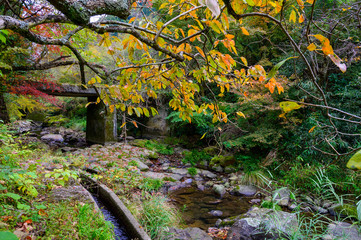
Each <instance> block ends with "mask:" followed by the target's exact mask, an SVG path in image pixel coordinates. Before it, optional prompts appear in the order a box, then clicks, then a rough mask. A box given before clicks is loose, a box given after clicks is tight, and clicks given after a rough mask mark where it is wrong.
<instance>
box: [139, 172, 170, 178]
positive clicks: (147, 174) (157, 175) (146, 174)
mask: <svg viewBox="0 0 361 240" xmlns="http://www.w3.org/2000/svg"><path fill="white" fill-rule="evenodd" d="M143 176H144V177H147V178H153V179H163V178H165V177H167V175H165V174H164V173H158V172H144V173H143Z"/></svg>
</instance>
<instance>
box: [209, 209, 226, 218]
mask: <svg viewBox="0 0 361 240" xmlns="http://www.w3.org/2000/svg"><path fill="white" fill-rule="evenodd" d="M209 214H210V215H212V216H214V217H220V216H222V215H223V212H222V211H220V210H212V211H210V212H209Z"/></svg>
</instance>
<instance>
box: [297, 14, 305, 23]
mask: <svg viewBox="0 0 361 240" xmlns="http://www.w3.org/2000/svg"><path fill="white" fill-rule="evenodd" d="M304 21H305V16H303V14H301V15H300V18H299V19H298V22H299V23H303V22H304Z"/></svg>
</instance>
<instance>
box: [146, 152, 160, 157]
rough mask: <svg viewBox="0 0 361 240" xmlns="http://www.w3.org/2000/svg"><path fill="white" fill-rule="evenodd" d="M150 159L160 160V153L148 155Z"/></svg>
mask: <svg viewBox="0 0 361 240" xmlns="http://www.w3.org/2000/svg"><path fill="white" fill-rule="evenodd" d="M148 158H149V159H158V158H159V155H158V153H156V152H152V153H150V154H149V155H148Z"/></svg>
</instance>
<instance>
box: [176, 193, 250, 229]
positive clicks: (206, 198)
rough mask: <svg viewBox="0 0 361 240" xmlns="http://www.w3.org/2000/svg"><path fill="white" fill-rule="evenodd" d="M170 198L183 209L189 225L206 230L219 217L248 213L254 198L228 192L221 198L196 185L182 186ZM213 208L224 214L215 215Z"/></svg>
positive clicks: (182, 212)
mask: <svg viewBox="0 0 361 240" xmlns="http://www.w3.org/2000/svg"><path fill="white" fill-rule="evenodd" d="M170 198H171V199H172V200H173V202H174V203H175V205H176V206H177V207H178V209H179V210H180V211H181V215H182V217H183V219H184V221H185V223H186V224H187V226H189V227H199V228H202V229H204V230H206V229H208V227H213V226H214V224H215V223H216V221H217V219H219V218H220V219H224V218H228V217H232V216H237V215H240V214H242V213H246V212H247V211H248V210H249V208H250V207H251V204H250V203H249V201H250V200H251V199H252V198H247V197H239V196H232V195H229V194H228V193H227V194H225V195H224V197H223V198H222V199H219V198H217V197H216V196H215V194H214V193H212V192H211V191H200V190H198V189H197V188H195V187H190V188H181V189H179V190H177V191H174V192H173V193H172V194H171V195H170ZM212 210H220V211H222V212H223V215H222V216H220V217H215V216H212V215H211V214H210V212H211V211H212Z"/></svg>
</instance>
